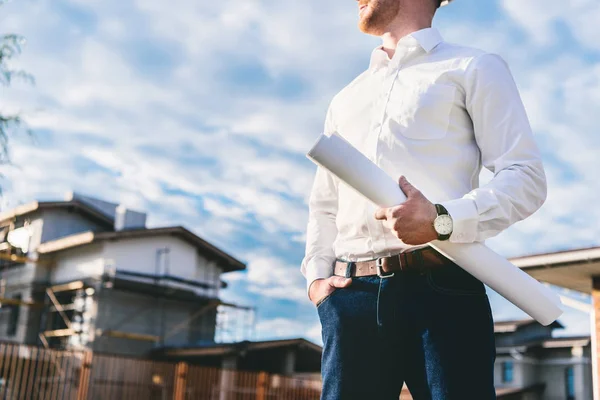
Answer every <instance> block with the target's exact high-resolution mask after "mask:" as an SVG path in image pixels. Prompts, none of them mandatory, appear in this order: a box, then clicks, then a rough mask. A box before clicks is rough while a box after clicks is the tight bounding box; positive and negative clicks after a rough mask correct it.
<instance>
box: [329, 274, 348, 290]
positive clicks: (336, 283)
mask: <svg viewBox="0 0 600 400" xmlns="http://www.w3.org/2000/svg"><path fill="white" fill-rule="evenodd" d="M351 283H352V279H350V278H344V277H343V276H334V277H332V278H331V280H330V281H329V285H331V286H333V287H336V288H345V287H347V286H350V284H351Z"/></svg>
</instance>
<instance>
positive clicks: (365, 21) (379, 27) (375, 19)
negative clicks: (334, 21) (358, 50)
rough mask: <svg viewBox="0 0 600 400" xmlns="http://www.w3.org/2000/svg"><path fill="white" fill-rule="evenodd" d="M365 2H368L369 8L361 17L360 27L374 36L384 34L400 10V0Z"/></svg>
mask: <svg viewBox="0 0 600 400" xmlns="http://www.w3.org/2000/svg"><path fill="white" fill-rule="evenodd" d="M361 4H363V2H362V1H361ZM364 4H367V9H366V10H364V11H363V13H362V15H360V17H359V21H358V28H359V29H360V30H361V31H362V32H364V33H366V34H369V35H374V36H381V35H383V34H384V33H385V32H386V29H387V28H388V27H389V26H390V24H391V23H392V22H393V21H394V19H395V18H396V16H397V15H398V11H399V10H400V2H399V1H398V0H369V1H368V2H366V1H365V2H364Z"/></svg>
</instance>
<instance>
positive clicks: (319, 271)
mask: <svg viewBox="0 0 600 400" xmlns="http://www.w3.org/2000/svg"><path fill="white" fill-rule="evenodd" d="M332 275H333V263H327V262H324V261H323V260H312V261H310V262H309V263H308V264H307V266H306V294H307V295H308V290H309V289H310V285H311V284H312V283H313V282H314V281H316V280H317V279H327V278H329V277H330V276H332Z"/></svg>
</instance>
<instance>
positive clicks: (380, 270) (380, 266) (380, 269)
mask: <svg viewBox="0 0 600 400" xmlns="http://www.w3.org/2000/svg"><path fill="white" fill-rule="evenodd" d="M375 265H377V276H378V277H380V278H381V279H387V278H391V277H392V276H394V275H395V273H394V272H391V273H389V274H384V272H383V257H382V258H378V259H377V260H376V261H375Z"/></svg>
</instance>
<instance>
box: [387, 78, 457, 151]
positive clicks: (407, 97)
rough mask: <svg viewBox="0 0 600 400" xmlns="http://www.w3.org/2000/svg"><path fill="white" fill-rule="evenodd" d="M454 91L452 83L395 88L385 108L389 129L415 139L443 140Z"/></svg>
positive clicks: (455, 91) (452, 104)
mask: <svg viewBox="0 0 600 400" xmlns="http://www.w3.org/2000/svg"><path fill="white" fill-rule="evenodd" d="M456 94H457V90H456V88H455V87H454V86H450V85H443V84H433V85H428V86H417V87H416V88H415V87H414V86H413V87H412V89H408V88H407V89H406V90H405V89H404V88H400V87H399V88H395V89H394V90H393V92H392V95H391V96H390V101H389V102H388V106H387V110H386V111H387V115H388V118H389V122H388V123H389V127H390V130H391V132H392V133H393V134H400V135H402V136H404V137H406V138H409V139H415V140H433V139H442V138H443V137H445V136H446V133H447V131H448V125H449V124H450V113H451V112H452V107H453V106H454V104H455V101H456Z"/></svg>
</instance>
